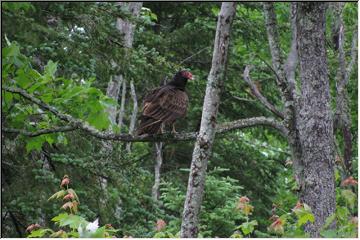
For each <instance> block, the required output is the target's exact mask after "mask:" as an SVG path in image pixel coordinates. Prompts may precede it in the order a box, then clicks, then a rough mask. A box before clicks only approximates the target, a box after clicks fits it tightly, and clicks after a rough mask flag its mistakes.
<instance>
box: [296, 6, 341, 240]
mask: <svg viewBox="0 0 360 240" xmlns="http://www.w3.org/2000/svg"><path fill="white" fill-rule="evenodd" d="M326 5H327V4H326V3H314V2H302V3H298V9H297V11H298V15H297V43H298V55H299V65H300V79H301V103H300V106H299V107H300V111H299V119H298V122H297V124H298V129H299V135H300V142H301V148H302V149H301V150H302V163H303V166H302V168H303V170H302V175H303V176H304V186H303V188H301V189H300V195H301V200H302V202H304V203H306V204H308V205H309V206H310V207H311V209H312V212H313V213H314V216H315V223H314V224H308V225H306V231H307V232H309V233H310V236H311V237H319V236H320V233H319V232H320V229H321V226H322V225H323V224H324V223H325V220H326V218H327V217H329V216H330V215H331V214H332V213H334V211H335V206H336V202H335V178H334V160H335V159H334V151H333V149H334V146H333V145H334V143H333V121H332V116H331V108H330V89H329V80H328V70H327V57H326V48H325V20H326V18H325V11H326Z"/></svg>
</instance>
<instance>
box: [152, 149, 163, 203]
mask: <svg viewBox="0 0 360 240" xmlns="http://www.w3.org/2000/svg"><path fill="white" fill-rule="evenodd" d="M163 145H164V143H162V142H159V143H155V150H156V151H155V154H156V157H155V160H156V163H155V181H154V186H153V187H152V198H153V199H154V201H159V197H160V190H159V187H160V169H161V165H162V162H163V155H162V152H163Z"/></svg>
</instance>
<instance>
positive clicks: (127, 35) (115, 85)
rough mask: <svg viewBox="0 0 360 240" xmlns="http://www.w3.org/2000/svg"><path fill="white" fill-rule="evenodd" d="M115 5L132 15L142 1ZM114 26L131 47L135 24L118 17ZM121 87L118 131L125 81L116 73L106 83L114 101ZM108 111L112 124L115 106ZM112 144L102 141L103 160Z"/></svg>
mask: <svg viewBox="0 0 360 240" xmlns="http://www.w3.org/2000/svg"><path fill="white" fill-rule="evenodd" d="M117 5H119V6H120V7H121V8H122V10H128V11H129V12H130V13H131V14H132V15H133V16H138V15H139V13H140V10H141V7H142V2H130V3H125V2H119V3H117ZM116 28H117V30H118V31H119V32H120V33H121V34H123V39H122V41H123V44H124V46H125V47H126V48H131V47H132V43H133V39H134V30H135V24H133V23H131V22H129V21H128V20H123V19H121V18H118V19H117V20H116ZM113 67H114V68H117V70H119V69H118V68H119V66H118V65H117V63H116V61H114V64H113ZM121 85H122V87H123V91H122V99H121V106H120V113H119V123H118V125H119V127H120V131H121V125H122V119H123V115H124V106H125V94H126V81H125V79H124V77H123V75H122V74H118V75H115V76H114V81H112V80H110V81H109V83H108V88H107V91H106V94H107V96H109V97H111V98H113V99H114V100H115V101H116V102H117V101H118V98H119V92H120V87H121ZM108 112H109V118H110V122H111V123H112V124H115V123H116V113H117V109H116V107H110V108H109V109H108ZM112 149H113V148H112V144H111V143H110V142H103V148H102V149H101V152H102V153H103V155H104V156H105V159H104V161H109V159H108V157H107V156H109V155H110V153H111V151H112ZM99 181H100V185H101V188H102V189H104V190H105V189H106V188H107V179H105V178H102V177H100V179H99ZM106 199H107V197H106V192H105V193H104V197H103V198H100V203H101V205H103V206H104V205H105V203H106Z"/></svg>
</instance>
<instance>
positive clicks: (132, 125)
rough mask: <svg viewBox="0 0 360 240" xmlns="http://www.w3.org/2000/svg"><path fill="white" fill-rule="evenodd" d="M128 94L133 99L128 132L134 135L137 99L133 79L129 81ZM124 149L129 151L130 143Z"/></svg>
mask: <svg viewBox="0 0 360 240" xmlns="http://www.w3.org/2000/svg"><path fill="white" fill-rule="evenodd" d="M130 94H131V99H132V101H133V110H132V113H131V118H130V125H129V134H130V135H134V131H135V123H136V116H137V112H138V101H137V97H136V91H135V85H134V81H130ZM126 150H127V152H128V153H130V152H131V143H127V144H126Z"/></svg>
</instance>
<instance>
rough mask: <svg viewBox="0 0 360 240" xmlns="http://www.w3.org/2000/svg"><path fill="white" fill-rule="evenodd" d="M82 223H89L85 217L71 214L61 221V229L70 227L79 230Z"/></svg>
mask: <svg viewBox="0 0 360 240" xmlns="http://www.w3.org/2000/svg"><path fill="white" fill-rule="evenodd" d="M81 223H87V221H86V220H85V219H84V218H83V217H81V216H78V215H73V214H70V215H68V216H66V217H65V218H63V219H61V220H60V221H59V225H60V227H63V226H69V227H70V228H73V229H77V228H78V227H79V226H80V224H81Z"/></svg>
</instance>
